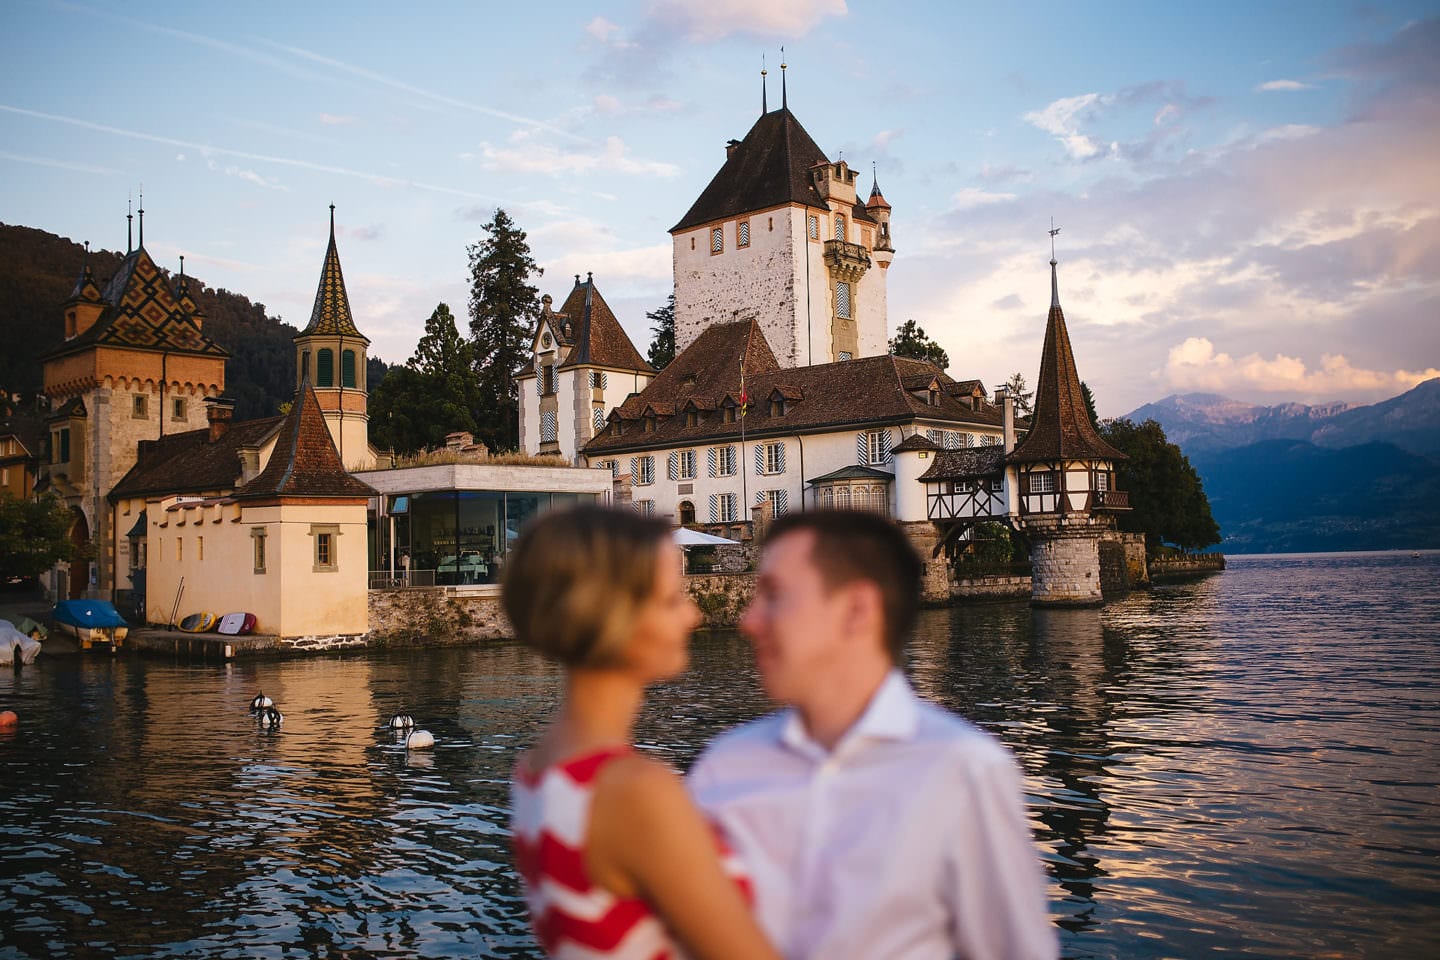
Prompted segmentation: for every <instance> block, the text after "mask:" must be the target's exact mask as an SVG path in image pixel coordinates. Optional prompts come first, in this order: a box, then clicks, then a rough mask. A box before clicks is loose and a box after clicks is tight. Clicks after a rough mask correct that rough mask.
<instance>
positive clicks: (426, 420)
mask: <svg viewBox="0 0 1440 960" xmlns="http://www.w3.org/2000/svg"><path fill="white" fill-rule="evenodd" d="M470 357H471V346H470V343H469V342H468V341H466V340H465V339H464V338H463V337H461V336H460V331H459V330H458V329H457V328H456V326H455V317H454V316H452V315H451V313H450V307H449V306H447V305H446V304H443V303H441V304H439V305H437V306H436V307H435V310H434V312H433V313H431V314H430V319H429V320H426V321H425V333H424V335H423V336H421V338H420V341H419V342H418V343H417V344H416V345H415V353H414V355H413V356H411V357H410V360H409V362H408V363H406V364H405V366H403V367H392V368H390V371H389V373H388V374H387V375H386V376H385V378H384V379H383V380H381V381H380V383H379V384H378V385H377V386H376V387H374V389H372V390H371V392H370V439H371V442H372V443H374V444H375V445H376V446H377V447H381V448H383V449H389V450H394V451H395V452H396V453H416V452H418V451H420V450H424V449H431V448H434V447H438V446H441V445H442V444H443V443H444V442H445V435H446V434H448V433H451V432H453V431H456V430H466V431H469V432H470V433H472V434H473V433H475V432H476V411H477V410H478V409H479V407H480V398H479V391H478V389H477V387H476V383H475V379H474V376H473V375H472V366H473V365H472V363H471V359H470Z"/></svg>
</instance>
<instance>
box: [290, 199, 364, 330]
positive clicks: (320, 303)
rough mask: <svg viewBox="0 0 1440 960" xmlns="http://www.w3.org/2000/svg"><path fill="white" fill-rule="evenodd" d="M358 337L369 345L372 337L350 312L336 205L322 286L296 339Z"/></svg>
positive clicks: (331, 220)
mask: <svg viewBox="0 0 1440 960" xmlns="http://www.w3.org/2000/svg"><path fill="white" fill-rule="evenodd" d="M317 334H319V335H322V336H343V337H359V338H360V339H361V340H364V341H365V342H366V343H367V344H368V343H369V342H370V340H369V338H368V337H366V336H365V335H364V334H362V333H361V332H360V330H359V329H358V328H357V327H356V326H355V317H354V316H353V315H351V313H350V298H349V297H348V296H346V294H345V275H344V274H343V273H342V272H341V271H340V252H339V251H338V250H337V249H336V248H335V208H334V207H331V208H330V246H329V247H327V248H326V250H325V263H324V265H323V266H322V267H321V268H320V286H319V288H318V289H317V290H316V291H315V306H314V308H313V309H312V310H311V311H310V323H309V325H308V326H306V327H305V329H304V330H301V331H300V332H299V333H297V334H296V335H295V336H296V339H298V338H300V337H309V336H315V335H317Z"/></svg>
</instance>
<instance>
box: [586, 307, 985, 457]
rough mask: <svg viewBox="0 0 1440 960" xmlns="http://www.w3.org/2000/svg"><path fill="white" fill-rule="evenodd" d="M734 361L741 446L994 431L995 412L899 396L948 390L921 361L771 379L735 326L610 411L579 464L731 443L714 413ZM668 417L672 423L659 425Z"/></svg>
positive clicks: (707, 336)
mask: <svg viewBox="0 0 1440 960" xmlns="http://www.w3.org/2000/svg"><path fill="white" fill-rule="evenodd" d="M742 353H744V354H745V356H746V357H747V359H746V362H745V393H746V394H747V395H748V397H749V399H750V409H749V414H748V415H747V416H746V417H744V418H743V419H744V423H743V427H744V431H745V436H747V437H756V438H760V437H766V436H782V435H788V434H793V433H796V432H797V431H814V430H823V429H835V428H843V427H846V426H855V427H866V426H878V425H883V424H894V423H909V422H913V421H915V420H930V421H935V422H942V423H943V422H949V423H953V424H955V425H956V426H957V427H963V426H965V425H972V426H988V427H1000V426H1002V424H1003V421H1002V414H1001V411H1000V410H999V409H997V408H995V407H991V406H988V405H982V406H981V407H980V408H979V409H975V410H972V409H971V408H970V407H969V406H967V405H966V404H964V403H962V402H960V401H959V400H957V399H955V398H954V397H951V396H950V395H948V394H947V393H946V392H945V391H944V390H941V391H940V392H939V396H938V397H937V398H936V399H937V402H936V404H935V405H931V404H930V403H929V399H928V392H924V395H923V396H920V395H917V392H914V391H912V389H907V387H906V383H907V381H911V382H914V381H913V380H912V378H919V379H920V380H923V382H924V383H926V384H928V383H929V382H930V381H931V380H932V379H939V381H940V383H941V384H942V385H947V384H949V383H951V382H952V381H951V380H950V378H949V377H948V376H946V375H945V374H944V373H942V372H941V371H940V370H939V369H938V368H936V367H935V366H933V365H932V364H929V363H926V362H925V361H923V360H912V359H909V358H908V357H895V356H889V355H886V356H879V357H862V358H860V359H858V360H845V361H840V362H837V363H826V364H820V365H817V366H810V367H791V368H786V369H781V368H780V366H779V365H778V364H776V362H775V358H774V355H773V354H772V353H771V352H770V348H769V346H768V344H766V343H765V336H764V334H763V333H762V332H761V330H760V328H759V326H758V324H756V323H755V322H754V321H753V320H742V321H739V322H737V323H730V324H722V325H717V326H714V327H710V328H708V329H707V330H705V331H704V332H703V333H702V334H701V335H700V336H699V337H698V338H697V339H696V340H695V342H694V343H692V344H691V345H690V346H689V347H688V348H687V349H686V350H685V351H684V352H683V353H681V354H680V355H679V356H678V357H676V358H675V359H674V360H673V361H671V363H670V365H669V366H667V367H666V368H665V369H664V370H662V371H660V373H659V375H658V376H656V378H655V379H654V380H652V381H651V382H650V384H649V386H647V387H646V388H645V389H644V390H643V391H641V392H640V393H639V394H636V395H635V396H632V397H630V398H629V399H627V400H626V401H625V402H624V403H623V404H622V405H621V406H620V407H618V408H616V410H615V411H614V412H613V413H612V414H611V418H610V422H609V423H608V424H607V425H606V427H605V429H604V430H602V431H601V432H600V433H599V434H597V435H596V436H595V437H594V439H592V440H590V442H589V443H587V444H586V445H585V447H584V451H585V454H586V455H587V456H590V457H595V456H602V455H605V454H608V453H616V452H621V451H629V450H645V449H654V448H660V447H668V446H687V445H693V444H701V443H710V442H715V441H718V440H729V439H731V438H734V439H738V438H739V437H740V433H741V427H742V423H741V422H739V419H738V418H737V420H736V421H735V422H730V423H727V422H725V418H724V416H723V412H722V411H721V410H717V409H715V407H724V406H727V405H729V406H734V405H737V404H738V402H739V398H740V363H739V357H740V356H741V354H742ZM772 396H779V397H784V398H786V399H785V402H784V404H783V406H784V412H783V414H782V413H780V412H778V411H777V412H776V413H775V414H774V415H772V414H771V409H770V403H769V401H770V399H771V397H772ZM712 404H713V405H714V406H711V405H712ZM689 409H695V410H697V411H699V412H701V414H702V415H701V416H699V417H698V418H697V422H696V423H695V424H694V425H690V424H688V423H687V419H688V418H687V416H686V414H687V412H688V410H689ZM647 410H648V411H652V412H653V413H654V414H657V415H656V416H655V417H654V423H653V430H650V431H648V432H647V431H646V430H645V422H644V418H645V416H646V413H647ZM668 410H674V411H675V414H674V415H667V413H666V411H668ZM711 411H713V412H711ZM997 449H998V448H997Z"/></svg>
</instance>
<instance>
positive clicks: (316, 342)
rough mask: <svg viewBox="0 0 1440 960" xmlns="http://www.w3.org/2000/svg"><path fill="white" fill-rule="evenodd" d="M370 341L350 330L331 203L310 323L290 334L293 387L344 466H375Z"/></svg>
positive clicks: (352, 321)
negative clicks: (305, 389) (309, 404)
mask: <svg viewBox="0 0 1440 960" xmlns="http://www.w3.org/2000/svg"><path fill="white" fill-rule="evenodd" d="M369 346H370V340H369V338H368V337H366V336H365V335H364V334H363V333H361V332H360V330H359V328H358V327H356V326H355V318H354V316H353V315H352V314H351V312H350V298H349V296H348V295H347V294H346V292H345V275H344V273H343V272H342V271H341V269H340V251H339V250H338V249H337V248H336V245H335V205H334V204H333V203H332V204H331V205H330V243H329V245H328V246H327V247H326V249H325V261H324V263H323V264H321V267H320V284H319V286H318V287H317V288H316V290H315V306H314V308H313V309H312V310H311V311H310V323H309V324H308V325H307V326H306V327H305V329H304V330H302V331H300V332H299V333H297V334H296V335H295V361H296V362H295V380H296V389H297V390H298V389H299V388H300V385H302V384H304V383H306V382H307V381H308V382H309V383H310V384H311V385H312V387H313V389H314V391H315V395H316V397H318V399H319V403H320V409H321V410H323V411H324V412H325V420H326V422H327V423H329V425H330V432H331V434H332V435H333V436H334V438H335V444H336V446H337V447H338V448H339V450H340V457H341V459H342V461H344V462H345V464H346V465H347V466H350V467H356V468H368V467H370V466H373V465H374V463H375V456H374V453H373V452H372V451H371V449H370V440H369V420H370V416H369V395H368V392H367V387H366V383H365V364H366V358H367V351H368V348H369Z"/></svg>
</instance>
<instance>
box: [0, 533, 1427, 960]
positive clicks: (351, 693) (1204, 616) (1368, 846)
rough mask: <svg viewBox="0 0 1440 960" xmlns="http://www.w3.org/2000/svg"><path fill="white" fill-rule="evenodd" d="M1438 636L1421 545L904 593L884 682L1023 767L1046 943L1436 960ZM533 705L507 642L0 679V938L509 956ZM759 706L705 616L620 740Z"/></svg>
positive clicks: (104, 948)
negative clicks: (903, 661)
mask: <svg viewBox="0 0 1440 960" xmlns="http://www.w3.org/2000/svg"><path fill="white" fill-rule="evenodd" d="M1437 623H1440V553H1435V552H1427V553H1424V554H1421V555H1420V556H1418V557H1412V556H1411V555H1410V554H1408V553H1387V554H1336V555H1309V556H1288V557H1235V558H1233V559H1232V560H1231V563H1230V569H1229V570H1228V571H1226V572H1225V573H1224V574H1221V575H1218V576H1212V577H1209V578H1206V579H1203V580H1198V581H1194V582H1191V583H1186V584H1182V585H1173V586H1164V587H1161V588H1159V589H1157V590H1155V591H1154V592H1153V593H1149V594H1137V595H1135V596H1132V597H1130V598H1129V599H1127V600H1125V601H1123V602H1120V603H1114V604H1111V605H1109V606H1106V607H1105V608H1104V609H1103V610H1091V611H1037V610H1031V609H1030V608H1029V607H1028V606H1027V605H1025V604H1021V603H1005V604H991V605H982V606H972V607H964V608H954V609H948V610H934V611H927V612H926V613H925V615H924V618H923V620H922V623H921V626H920V629H919V631H918V635H917V637H916V641H915V643H914V645H913V655H912V656H913V662H912V673H913V676H914V678H915V682H916V685H917V687H918V688H919V689H920V690H921V692H922V693H923V694H924V695H926V696H929V697H931V698H933V699H935V700H937V701H940V702H941V703H944V704H945V705H947V706H949V707H950V708H952V709H954V710H956V711H958V712H959V713H961V714H963V715H965V716H967V717H970V718H971V719H973V720H974V721H975V722H977V723H979V724H981V725H982V726H984V727H985V728H987V729H989V730H991V731H993V732H994V733H995V734H996V735H997V736H999V737H1000V738H1001V739H1003V740H1004V741H1005V742H1006V743H1007V744H1008V745H1009V746H1010V747H1011V748H1012V749H1013V750H1014V751H1015V752H1016V754H1017V755H1018V757H1019V759H1020V762H1021V764H1022V765H1023V767H1024V769H1025V773H1026V782H1027V787H1028V791H1029V808H1030V814H1031V817H1032V821H1033V823H1034V827H1035V836H1036V842H1037V848H1038V849H1039V850H1040V851H1041V855H1042V856H1043V857H1044V859H1045V861H1046V865H1047V869H1048V870H1049V874H1050V878H1051V883H1050V904H1051V913H1052V915H1053V917H1054V919H1055V922H1056V923H1057V924H1058V926H1059V927H1060V929H1061V942H1062V945H1063V949H1064V952H1065V955H1066V956H1067V957H1072V958H1088V957H1187V958H1188V957H1205V956H1213V957H1232V956H1247V957H1415V956H1437V955H1440V790H1437V780H1440V627H1437ZM259 690H263V691H264V692H265V693H266V694H267V695H269V696H272V697H274V698H275V700H276V701H277V702H278V704H279V705H280V707H281V709H282V710H283V711H284V713H285V723H284V726H283V728H282V729H281V730H280V731H279V732H276V733H270V732H265V731H262V730H259V729H257V727H256V725H255V722H254V720H253V719H252V718H251V716H250V714H249V712H248V705H249V702H250V699H251V698H252V697H253V696H254V695H255V693H256V692H257V691H259ZM556 691H557V676H556V673H555V671H554V670H553V669H551V668H550V667H548V666H547V665H545V664H544V663H542V662H540V661H538V660H537V659H536V658H534V657H533V656H531V655H530V654H528V653H527V652H526V651H524V650H521V649H519V648H517V647H514V646H504V647H498V648H491V649H469V650H425V651H414V652H408V653H395V654H382V655H374V656H345V657H335V658H327V659H318V660H292V661H274V662H260V663H240V664H233V665H229V666H216V665H213V664H210V665H200V664H190V663H185V662H169V661H162V660H145V659H136V658H129V657H124V656H122V657H121V658H119V659H116V660H110V659H101V658H90V659H80V658H70V659H51V660H48V661H46V660H45V659H44V658H43V657H42V662H41V663H40V664H39V665H37V666H36V667H33V668H30V669H27V670H25V671H23V672H21V673H19V674H15V675H12V674H11V673H10V672H9V671H8V670H7V671H4V672H0V709H13V710H15V711H17V712H18V713H19V714H20V717H21V725H20V728H19V730H18V731H17V732H15V733H13V734H10V735H4V734H0V823H3V825H4V827H3V835H0V836H3V839H0V958H7V960H8V958H11V957H113V956H119V957H182V956H183V957H202V958H232V957H233V958H242V957H243V958H250V957H297V958H298V957H323V958H332V957H341V956H347V957H425V958H429V957H436V958H440V957H460V956H466V957H531V956H535V955H536V953H535V948H534V946H533V942H532V941H531V940H530V938H529V935H528V932H527V930H526V920H525V915H524V910H523V906H522V904H521V902H520V901H519V899H518V892H517V888H516V882H515V879H514V876H513V875H512V873H511V871H510V867H509V865H508V864H509V855H508V846H507V837H506V832H505V820H506V811H505V805H506V777H507V774H508V771H509V769H510V766H511V763H512V760H513V758H514V756H515V752H516V750H517V749H519V748H522V747H523V746H525V745H526V744H527V743H528V742H529V741H530V739H531V738H532V737H533V735H534V732H535V730H536V728H537V724H538V723H539V722H540V721H541V719H542V718H543V717H544V716H545V715H546V714H547V713H548V711H549V710H550V709H551V707H552V705H553V703H554V698H555V695H556ZM401 708H405V709H408V710H409V711H410V712H412V713H413V714H414V715H415V716H416V718H417V720H419V721H421V723H422V725H423V726H424V727H426V728H427V729H429V730H431V731H432V732H434V734H435V735H436V737H437V739H438V741H439V745H438V748H437V749H436V750H435V751H434V753H433V755H411V756H409V757H407V756H406V754H405V751H404V750H403V748H402V747H400V746H399V745H397V744H396V743H395V741H394V738H393V736H392V735H391V733H390V732H389V731H388V730H386V729H383V727H382V724H383V722H384V721H385V719H386V718H388V717H389V716H390V714H392V713H394V712H395V711H397V710H399V709H401ZM763 709H764V704H763V703H762V701H761V699H760V697H759V695H758V693H757V692H756V689H755V682H754V673H753V667H752V663H751V659H750V656H749V652H748V649H747V647H746V645H745V643H744V641H743V640H741V639H740V638H739V637H738V636H736V635H734V634H726V633H720V634H709V635H704V636H702V637H700V638H699V639H698V640H697V641H696V645H695V656H694V664H693V669H692V670H691V671H690V673H689V674H688V675H687V676H686V677H684V678H683V679H682V680H680V681H677V682H675V683H673V684H669V685H667V686H665V687H664V688H662V689H659V690H657V691H656V692H655V695H654V696H653V698H652V700H651V702H650V704H649V706H648V708H647V710H646V713H645V716H644V718H643V720H642V722H641V725H640V729H639V737H640V740H641V742H642V743H644V744H646V745H648V746H650V747H651V748H653V749H654V750H655V751H656V752H657V753H659V754H661V755H663V756H665V757H666V758H668V759H669V760H671V761H673V762H674V763H675V764H677V765H679V766H684V765H685V764H687V763H688V762H689V761H690V759H691V758H692V757H693V756H694V755H695V753H696V752H697V750H698V748H699V747H700V746H701V745H702V744H703V743H704V742H705V741H706V740H707V739H708V738H709V737H710V736H712V735H713V734H714V733H716V732H717V731H719V730H722V729H724V728H725V727H728V726H730V725H731V724H733V723H735V722H737V721H740V720H744V719H747V718H749V717H752V716H754V715H756V714H757V713H759V712H761V711H762V710H763ZM897 789H903V785H897Z"/></svg>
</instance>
